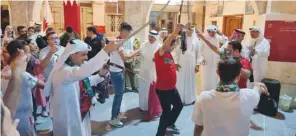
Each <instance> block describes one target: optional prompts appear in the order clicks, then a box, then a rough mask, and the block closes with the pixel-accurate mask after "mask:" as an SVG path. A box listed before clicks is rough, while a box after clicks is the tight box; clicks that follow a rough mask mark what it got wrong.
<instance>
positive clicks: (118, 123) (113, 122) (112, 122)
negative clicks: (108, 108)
mask: <svg viewBox="0 0 296 136" xmlns="http://www.w3.org/2000/svg"><path fill="white" fill-rule="evenodd" d="M109 124H110V125H111V126H113V127H118V128H122V127H123V123H122V122H121V121H120V120H119V119H117V118H114V119H113V120H110V121H109Z"/></svg>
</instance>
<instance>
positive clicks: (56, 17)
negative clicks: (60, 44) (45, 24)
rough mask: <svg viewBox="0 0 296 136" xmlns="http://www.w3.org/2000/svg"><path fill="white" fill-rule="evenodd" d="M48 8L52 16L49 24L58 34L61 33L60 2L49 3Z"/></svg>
mask: <svg viewBox="0 0 296 136" xmlns="http://www.w3.org/2000/svg"><path fill="white" fill-rule="evenodd" d="M50 8H51V13H52V18H53V23H52V24H51V25H50V26H51V27H53V28H54V29H55V31H56V32H57V33H58V34H62V33H63V32H64V7H63V5H62V4H60V2H52V3H50ZM43 10H44V9H43ZM42 13H43V12H42ZM42 15H43V14H42Z"/></svg>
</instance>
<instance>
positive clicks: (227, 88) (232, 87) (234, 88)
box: [216, 82, 239, 92]
mask: <svg viewBox="0 0 296 136" xmlns="http://www.w3.org/2000/svg"><path fill="white" fill-rule="evenodd" d="M216 90H217V91H218V92H238V91H239V87H238V84H237V83H236V82H233V83H230V84H225V83H222V82H219V83H218V85H217V88H216Z"/></svg>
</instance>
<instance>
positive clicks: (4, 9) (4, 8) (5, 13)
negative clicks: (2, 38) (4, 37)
mask: <svg viewBox="0 0 296 136" xmlns="http://www.w3.org/2000/svg"><path fill="white" fill-rule="evenodd" d="M7 25H10V16H9V6H8V4H5V5H2V4H1V29H2V33H3V34H4V30H5V27H6V26H7Z"/></svg>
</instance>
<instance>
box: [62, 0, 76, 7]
mask: <svg viewBox="0 0 296 136" xmlns="http://www.w3.org/2000/svg"><path fill="white" fill-rule="evenodd" d="M74 1H76V3H78V1H79V0H63V3H67V2H70V5H71V6H72V5H73V3H74Z"/></svg>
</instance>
